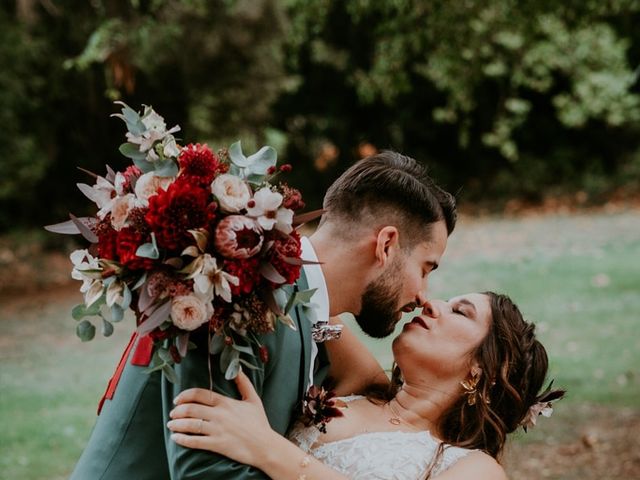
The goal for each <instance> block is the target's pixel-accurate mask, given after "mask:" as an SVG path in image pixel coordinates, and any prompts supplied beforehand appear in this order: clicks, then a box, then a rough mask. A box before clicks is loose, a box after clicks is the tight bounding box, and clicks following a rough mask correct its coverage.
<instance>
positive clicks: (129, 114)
mask: <svg viewBox="0 0 640 480" xmlns="http://www.w3.org/2000/svg"><path fill="white" fill-rule="evenodd" d="M114 103H115V104H117V105H122V110H121V111H122V113H114V114H112V115H111V116H112V117H118V118H120V119H122V120H123V121H124V122H125V123H126V124H127V130H129V132H131V133H132V134H133V135H136V136H137V135H141V134H142V133H144V132H145V131H146V130H147V127H145V125H144V123H142V119H141V118H140V115H139V114H138V112H136V111H135V110H134V109H133V108H131V107H130V106H129V105H127V104H126V103H124V102H120V101H117V102H114Z"/></svg>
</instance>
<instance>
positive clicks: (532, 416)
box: [520, 380, 566, 432]
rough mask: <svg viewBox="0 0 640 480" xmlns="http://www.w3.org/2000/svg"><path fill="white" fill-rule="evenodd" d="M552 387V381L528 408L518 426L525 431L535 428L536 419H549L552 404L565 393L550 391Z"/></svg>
mask: <svg viewBox="0 0 640 480" xmlns="http://www.w3.org/2000/svg"><path fill="white" fill-rule="evenodd" d="M552 385H553V380H551V383H549V386H548V387H547V388H546V389H545V391H544V392H542V394H540V395H539V396H538V397H537V398H536V403H534V404H533V405H531V406H530V407H529V410H528V411H527V413H526V415H525V416H524V418H523V419H522V421H521V422H520V425H521V426H522V428H523V429H524V431H525V432H526V431H527V428H531V427H535V426H536V422H537V420H538V417H539V416H540V415H542V416H543V417H547V418H548V417H550V416H551V414H552V413H553V404H552V402H555V401H557V400H560V399H561V398H562V397H564V394H565V393H566V392H565V391H564V390H552V389H551V386H552Z"/></svg>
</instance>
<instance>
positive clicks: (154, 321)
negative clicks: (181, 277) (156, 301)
mask: <svg viewBox="0 0 640 480" xmlns="http://www.w3.org/2000/svg"><path fill="white" fill-rule="evenodd" d="M170 313H171V301H166V302H164V303H163V304H162V305H160V306H159V307H158V308H156V309H155V310H154V311H153V313H152V314H151V315H149V318H147V319H146V320H145V321H143V322H142V323H141V324H140V326H139V327H138V335H146V334H147V333H149V332H151V331H152V330H153V329H155V328H158V327H159V326H160V325H162V324H163V323H164V322H166V321H167V320H169V314H170Z"/></svg>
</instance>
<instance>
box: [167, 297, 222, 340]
mask: <svg viewBox="0 0 640 480" xmlns="http://www.w3.org/2000/svg"><path fill="white" fill-rule="evenodd" d="M211 315H213V306H212V305H211V303H209V302H204V301H203V300H201V299H200V298H198V297H196V296H195V295H182V296H178V297H175V298H174V299H173V300H172V301H171V320H172V321H173V324H174V325H175V326H176V327H178V328H181V329H182V330H188V331H191V330H195V329H196V328H198V327H199V326H200V325H202V324H203V323H206V322H207V321H208V320H209V318H211Z"/></svg>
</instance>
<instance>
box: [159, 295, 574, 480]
mask: <svg viewBox="0 0 640 480" xmlns="http://www.w3.org/2000/svg"><path fill="white" fill-rule="evenodd" d="M330 343H331V344H332V345H331V349H330V352H329V353H330V355H331V357H332V367H333V369H334V371H333V372H332V373H333V377H334V379H335V380H336V382H337V383H336V386H335V391H336V392H337V393H338V394H340V395H344V394H348V393H351V392H354V391H364V392H365V395H356V396H354V395H351V396H347V397H341V398H339V399H337V401H336V403H335V405H336V406H337V407H340V408H339V412H340V414H341V415H340V414H338V416H336V417H335V418H332V419H330V420H331V421H330V422H328V423H325V424H324V425H321V427H322V429H323V430H325V428H323V427H325V426H326V433H321V432H320V430H319V429H318V428H316V426H312V425H309V422H304V421H300V422H298V423H297V424H296V425H295V426H294V427H293V428H292V430H291V431H290V433H289V439H285V438H284V437H282V436H280V435H278V434H277V433H276V432H274V431H273V430H271V428H270V426H269V423H268V420H267V417H266V415H265V413H264V411H263V409H262V404H261V402H260V399H259V398H258V396H257V395H256V393H255V391H254V389H253V386H252V385H251V383H250V382H249V380H248V378H247V377H246V376H245V375H244V374H242V373H241V374H240V375H238V377H237V379H236V383H237V386H238V389H239V391H240V394H241V395H242V398H243V400H234V399H230V398H227V397H224V396H221V395H219V394H217V393H214V392H211V391H208V390H203V389H191V390H186V391H184V392H182V393H181V394H180V395H179V396H178V397H177V398H176V405H177V406H176V407H175V408H174V410H173V411H172V412H171V418H172V420H171V421H170V422H169V423H168V427H169V429H170V430H171V431H172V432H173V434H172V438H173V440H174V441H175V442H177V443H178V444H180V445H182V446H184V447H189V448H198V449H204V450H210V451H213V452H217V453H220V454H222V455H225V456H227V457H230V458H232V459H234V460H236V461H238V462H241V463H246V464H249V465H252V466H254V467H257V468H259V469H261V470H262V471H264V472H265V474H267V475H268V476H270V477H272V478H277V479H293V480H296V479H297V480H310V479H312V478H316V479H344V478H352V479H365V478H367V479H372V478H373V479H407V480H416V479H433V478H437V479H438V480H454V479H468V478H474V479H477V480H483V479H487V480H489V479H491V480H496V479H501V478H502V479H504V478H506V475H505V472H504V470H503V468H502V467H501V466H500V464H499V463H498V458H499V455H500V453H501V452H502V449H503V447H504V444H505V439H506V435H507V434H508V433H510V432H513V431H514V430H516V429H517V428H518V427H519V426H525V427H526V426H531V425H533V424H535V419H536V418H537V416H538V414H539V413H541V412H543V410H544V409H550V403H549V402H550V401H551V400H554V399H557V398H560V397H562V395H563V393H564V392H562V391H550V390H549V389H547V390H546V391H545V392H542V393H541V389H542V386H543V382H544V380H545V376H546V373H547V365H548V361H547V354H546V351H545V349H544V347H543V346H542V345H541V344H540V342H538V340H537V339H536V338H535V334H534V325H532V324H530V323H527V322H526V321H525V320H524V319H523V318H522V315H521V313H520V311H519V310H518V308H517V307H516V305H514V304H513V303H512V302H511V300H510V299H509V298H508V297H506V296H504V295H498V294H495V293H491V292H488V293H482V294H480V293H473V294H468V295H463V296H459V297H456V298H453V299H451V300H449V301H447V302H444V301H432V302H427V303H426V304H425V305H424V307H423V309H422V314H421V315H419V316H417V317H415V318H414V319H413V320H412V321H411V322H409V323H407V324H406V325H405V326H404V327H403V329H402V333H401V334H400V335H399V336H398V337H396V338H395V339H394V341H393V355H394V359H395V367H394V370H393V374H392V378H391V381H388V380H386V376H384V375H377V376H376V374H379V373H380V372H381V369H380V367H379V365H377V362H375V360H374V359H373V357H372V355H371V354H370V353H369V352H368V350H367V349H366V348H365V347H364V345H363V344H361V343H360V342H359V340H357V339H356V337H355V336H354V335H353V334H352V333H351V332H347V333H346V334H344V335H343V338H342V339H341V340H340V341H336V342H330ZM372 376H374V377H376V378H377V381H375V382H374V383H375V385H368V386H367V385H365V383H371V382H372V380H371V379H372ZM380 378H383V379H385V380H383V381H384V382H386V384H380ZM365 387H366V388H365ZM328 405H329V406H331V401H329V404H328ZM331 410H332V409H331V408H329V409H328V411H331ZM548 411H549V410H544V412H543V413H545V414H546V413H547V412H548ZM327 420H328V419H327Z"/></svg>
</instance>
